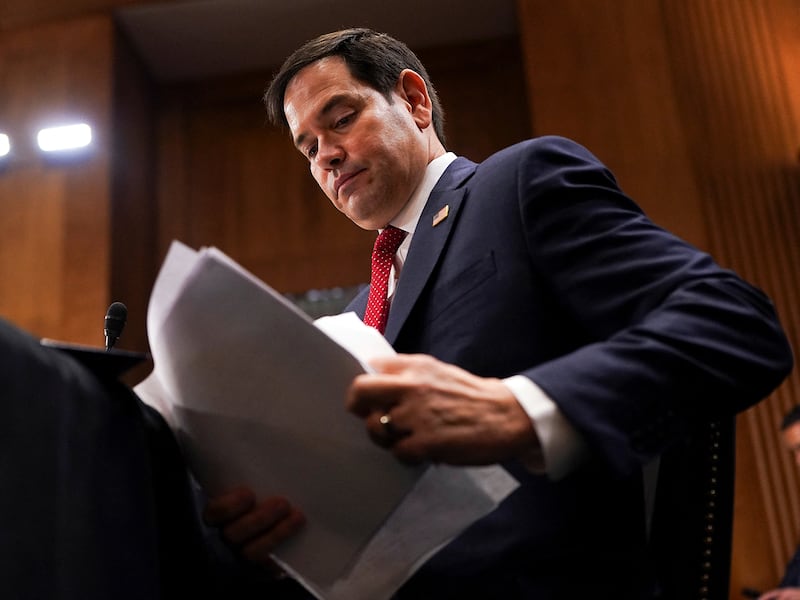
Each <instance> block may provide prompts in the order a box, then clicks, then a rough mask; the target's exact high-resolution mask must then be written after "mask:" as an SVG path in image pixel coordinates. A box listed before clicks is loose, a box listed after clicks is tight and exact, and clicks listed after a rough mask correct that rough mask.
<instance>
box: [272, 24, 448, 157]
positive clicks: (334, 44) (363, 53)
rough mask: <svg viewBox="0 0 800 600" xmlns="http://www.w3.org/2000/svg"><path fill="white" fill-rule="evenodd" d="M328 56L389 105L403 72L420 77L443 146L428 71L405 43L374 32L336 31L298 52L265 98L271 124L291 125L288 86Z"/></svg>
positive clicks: (440, 114)
mask: <svg viewBox="0 0 800 600" xmlns="http://www.w3.org/2000/svg"><path fill="white" fill-rule="evenodd" d="M327 56H340V57H341V58H342V59H344V61H345V63H346V64H347V68H348V69H349V70H350V74H351V75H352V76H353V77H354V78H355V79H357V80H358V81H360V82H362V83H365V84H366V85H368V86H370V87H371V88H373V89H375V90H377V91H378V92H380V93H381V94H383V96H384V97H386V99H387V100H389V101H390V102H391V100H392V97H391V93H392V91H393V90H394V87H395V85H396V84H397V80H398V78H399V77H400V72H401V71H402V70H403V69H411V70H412V71H415V72H416V73H418V74H419V75H420V77H422V79H423V81H424V82H425V85H426V86H427V87H428V95H429V96H430V98H431V103H432V105H433V128H434V131H435V132H436V135H437V136H438V137H439V141H441V142H442V145H444V143H445V137H444V111H443V110H442V106H441V104H440V102H439V97H438V95H437V94H436V90H435V89H434V87H433V83H432V82H431V80H430V77H429V76H428V72H427V71H426V70H425V67H424V66H423V65H422V63H421V62H420V60H419V58H417V56H416V55H415V54H414V53H413V52H412V51H411V50H409V48H408V46H406V45H405V44H404V43H403V42H400V41H398V40H396V39H394V38H393V37H391V36H389V35H387V34H385V33H378V32H377V31H373V30H371V29H361V28H360V29H343V30H341V31H334V32H333V33H327V34H325V35H321V36H319V37H318V38H315V39H313V40H311V41H309V42H306V43H305V44H303V46H301V47H300V48H299V49H297V50H295V51H294V52H293V53H292V55H291V56H289V58H287V59H286V61H285V62H284V63H283V66H282V67H281V68H280V70H279V71H278V73H277V74H276V75H275V77H274V78H273V79H272V82H271V83H270V84H269V87H268V88H267V91H266V93H265V94H264V104H266V107H267V115H268V116H269V119H270V121H272V122H273V123H274V124H276V125H284V126H287V125H288V123H287V121H286V115H285V114H284V112H283V102H284V96H285V94H286V88H287V86H288V85H289V82H290V81H291V80H292V78H294V76H295V75H297V73H299V72H300V71H301V70H302V69H304V68H305V67H307V66H308V65H310V64H312V63H315V62H317V61H318V60H321V59H323V58H325V57H327Z"/></svg>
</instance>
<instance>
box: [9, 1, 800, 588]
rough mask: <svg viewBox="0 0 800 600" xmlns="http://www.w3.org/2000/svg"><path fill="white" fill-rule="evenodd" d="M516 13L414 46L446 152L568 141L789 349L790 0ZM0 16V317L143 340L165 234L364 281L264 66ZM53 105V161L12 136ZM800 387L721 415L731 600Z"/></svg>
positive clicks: (767, 517)
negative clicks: (88, 128)
mask: <svg viewBox="0 0 800 600" xmlns="http://www.w3.org/2000/svg"><path fill="white" fill-rule="evenodd" d="M26 6H27V5H26ZM87 6H95V4H93V0H92V1H90V0H87ZM518 8H519V18H520V30H521V36H522V42H523V43H522V55H520V51H519V47H518V45H517V41H516V40H502V41H498V42H494V43H486V44H480V45H476V46H470V47H461V48H445V49H439V50H424V49H422V50H420V49H417V50H420V55H421V57H422V58H423V60H424V61H425V62H426V63H427V65H428V67H429V71H430V73H431V75H432V77H433V79H434V81H435V82H436V83H437V87H438V89H439V92H440V94H441V96H442V99H443V101H444V104H445V109H446V111H447V113H448V126H447V130H448V137H449V146H450V147H451V148H452V149H453V150H455V151H456V152H458V153H462V154H465V155H467V156H470V157H471V158H474V159H477V160H480V159H482V158H484V157H485V156H486V155H488V154H489V153H491V152H493V151H494V150H497V149H499V148H500V147H503V146H505V145H507V144H510V143H513V142H516V141H518V140H520V139H523V138H525V137H527V136H528V135H529V134H530V133H535V134H549V133H555V134H561V135H566V136H568V137H572V138H574V139H576V140H577V141H579V142H581V143H583V144H585V145H586V146H587V147H588V148H590V149H591V150H592V151H593V152H595V153H596V154H597V155H598V156H599V157H600V158H601V159H602V160H603V161H605V162H606V163H607V164H608V165H609V166H610V167H611V168H612V169H613V170H614V172H615V173H616V175H617V176H618V178H619V180H620V183H621V185H622V187H623V188H624V189H625V190H626V191H628V192H629V193H630V194H631V195H632V196H633V197H634V198H636V199H637V200H638V201H639V202H640V203H641V204H642V206H643V207H644V208H645V210H647V212H648V213H649V214H650V215H651V216H652V217H653V218H654V219H655V220H656V221H657V222H659V223H661V224H663V225H665V226H666V227H668V228H669V229H672V230H673V231H675V232H677V233H679V234H680V235H682V236H683V237H685V238H686V239H688V240H689V241H691V242H693V243H695V244H696V245H698V246H700V247H702V248H705V249H708V250H709V251H711V252H712V253H713V254H714V255H715V256H716V257H717V258H718V260H719V261H720V262H722V263H723V264H725V265H727V266H730V267H733V268H735V269H736V270H738V271H739V272H741V273H742V274H743V275H744V276H745V277H746V278H748V279H750V280H752V281H754V282H755V283H757V284H758V285H760V286H761V287H763V288H764V289H765V290H766V291H767V292H768V293H769V294H770V295H771V296H772V297H773V298H774V299H775V301H776V305H777V307H778V309H779V311H780V313H781V315H782V317H783V320H784V323H785V325H786V328H787V330H788V332H789V334H790V337H791V341H792V342H793V344H794V345H795V347H800V339H798V338H799V337H800V314H799V313H800V290H799V287H800V284H799V282H798V273H799V271H798V267H799V265H798V252H800V247H799V245H798V233H800V232H798V226H799V225H800V214H799V213H800V207H798V203H799V202H800V200H799V199H798V198H799V197H800V174H799V173H798V168H799V163H798V156H797V155H798V149H799V148H800V69H798V68H797V65H798V64H800V14H799V13H800V4H798V3H797V1H796V0H737V1H736V2H731V1H729V0H646V1H642V0H617V1H615V2H607V1H606V0H560V1H559V2H551V1H549V0H519V1H518ZM16 23H17V22H16V21H15V22H12V23H11V25H15V24H16ZM0 25H2V27H3V32H2V36H0V130H2V131H5V132H8V133H9V134H10V135H11V136H12V139H13V140H14V142H15V144H18V145H16V146H15V148H16V150H15V156H14V157H12V160H11V161H9V162H8V163H7V164H6V165H5V166H4V167H0V281H1V282H2V284H0V315H2V316H5V317H6V318H10V319H11V320H13V321H14V322H16V323H18V324H20V325H22V326H23V327H25V328H26V329H29V330H31V331H32V332H34V333H36V334H39V335H43V336H49V337H57V338H60V339H67V340H72V341H78V342H84V343H89V344H93V345H99V344H100V343H101V331H100V319H101V317H102V313H103V311H104V310H105V307H106V306H107V305H108V303H109V302H110V301H111V300H113V299H122V300H124V301H126V302H128V303H129V304H131V305H132V306H133V307H134V311H133V312H134V316H133V317H132V318H133V322H132V324H131V326H130V327H129V330H128V333H127V335H128V336H130V338H128V339H129V340H130V342H131V343H130V345H129V347H138V348H142V347H143V346H142V344H143V340H144V310H145V298H146V297H147V295H148V294H149V290H150V286H151V285H152V279H153V277H154V275H155V270H156V268H157V266H158V263H159V262H160V260H161V258H163V255H164V253H165V252H166V248H167V245H168V244H169V242H170V241H171V240H172V239H173V238H178V239H181V240H182V241H184V242H186V243H187V244H189V245H192V246H201V245H216V246H218V247H220V248H221V249H222V250H224V251H225V252H227V253H229V254H231V255H232V256H233V257H234V258H235V259H237V260H239V261H240V262H242V263H243V264H244V265H245V266H246V267H248V268H250V269H251V270H252V271H254V272H255V273H256V274H257V275H258V276H260V277H262V278H263V279H265V280H266V281H268V282H270V283H271V284H273V285H274V286H275V287H276V288H277V289H279V290H280V291H284V292H298V291H302V290H306V289H309V288H315V287H331V286H337V285H350V284H353V283H358V282H362V281H365V280H366V278H367V276H368V268H369V267H368V255H369V248H370V246H371V244H372V239H373V234H371V233H369V232H362V231H360V230H358V229H357V228H356V227H355V226H354V225H352V224H350V223H349V222H348V221H347V219H346V218H344V217H343V216H341V215H339V214H337V213H336V211H335V210H334V209H332V208H331V207H330V206H329V204H328V201H327V200H326V199H325V198H324V197H323V195H322V193H321V192H320V191H319V190H318V189H317V188H316V186H315V184H314V182H313V181H312V179H311V177H310V175H309V174H308V172H307V167H306V165H305V164H304V162H303V160H302V158H301V157H299V155H296V154H295V153H294V152H293V151H292V149H291V144H290V142H289V140H288V138H287V137H286V134H285V133H284V132H281V131H278V130H273V129H272V128H270V127H268V126H267V125H266V124H265V123H264V113H263V109H262V107H261V104H260V95H261V92H262V90H263V88H264V85H265V84H266V82H267V80H268V74H267V73H261V74H256V75H255V76H253V77H237V78H235V79H233V80H228V81H209V82H203V83H202V84H198V85H194V86H184V87H180V88H171V89H164V88H161V89H157V88H155V87H153V86H152V84H151V82H149V81H148V80H147V77H146V75H145V74H144V73H143V68H142V66H141V64H139V62H138V60H137V59H136V57H135V56H133V55H132V53H131V52H130V48H129V47H128V46H127V45H126V44H125V42H124V40H121V39H120V38H118V37H116V33H115V31H114V27H113V25H112V23H111V19H110V17H107V16H89V17H85V18H76V19H71V20H60V21H54V22H52V23H49V24H45V25H29V26H24V27H22V26H19V27H10V26H9V23H8V22H6V23H5V24H0ZM465 57H469V60H465ZM59 114H69V115H70V116H76V117H85V118H87V119H88V120H90V121H91V123H92V125H93V126H94V127H95V132H96V142H95V150H94V152H93V153H91V154H89V155H88V156H86V157H85V158H84V159H83V160H81V161H76V162H73V163H72V164H69V165H65V164H58V163H53V162H46V161H44V160H43V159H42V158H41V157H39V156H38V154H36V153H35V152H33V151H32V150H31V149H30V144H31V140H32V137H31V136H32V134H33V133H35V131H36V129H38V127H39V126H41V125H43V124H45V123H46V122H47V121H48V120H49V119H50V118H52V117H54V116H56V115H59ZM112 124H113V125H114V127H113V129H112ZM309 242H310V243H309ZM137 315H138V316H137ZM126 344H127V341H126ZM798 389H800V383H798V374H797V372H795V374H793V375H792V377H791V379H790V380H789V381H788V382H787V383H786V384H785V385H784V386H782V387H781V389H780V390H779V391H778V392H777V393H776V394H774V395H773V396H772V397H771V398H769V399H768V400H767V401H765V402H764V403H762V404H761V405H759V406H758V407H756V408H755V409H753V410H751V411H748V412H747V413H746V414H745V415H743V416H742V417H741V418H740V420H739V443H738V461H739V462H738V479H737V497H736V503H737V504H736V506H737V511H736V523H735V529H734V536H735V537H734V543H735V545H734V556H733V578H732V585H731V598H738V591H739V589H740V587H741V586H743V585H748V586H753V587H759V588H767V587H770V586H771V585H772V584H774V582H775V581H777V578H778V577H779V575H780V572H781V571H782V569H783V565H784V563H785V561H786V559H787V558H788V556H789V554H790V553H791V551H792V549H793V547H794V545H795V543H796V542H797V540H800V478H799V477H798V472H797V470H796V468H795V467H794V466H793V465H792V464H791V462H790V460H789V457H788V456H787V455H786V453H785V452H784V451H783V450H782V449H781V447H780V444H779V441H778V438H777V432H776V430H777V426H778V422H779V420H780V416H781V415H782V413H783V412H784V411H785V410H786V409H788V407H789V406H790V405H791V404H793V403H795V402H798V401H800V393H799V392H798Z"/></svg>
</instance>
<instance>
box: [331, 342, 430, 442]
mask: <svg viewBox="0 0 800 600" xmlns="http://www.w3.org/2000/svg"><path fill="white" fill-rule="evenodd" d="M436 364H442V363H439V362H438V361H436V359H434V358H433V357H430V356H426V355H421V354H398V355H395V356H389V357H382V358H376V359H374V360H372V361H370V366H372V367H373V368H374V369H375V371H376V372H375V373H370V374H365V375H359V376H358V377H356V378H355V379H354V380H353V383H352V385H351V386H350V389H349V391H348V394H347V398H346V402H345V406H346V408H347V410H349V411H350V412H352V413H354V414H355V415H357V416H359V417H361V418H367V417H368V416H369V415H370V414H371V413H373V412H378V413H380V414H379V416H380V415H382V414H384V413H386V412H388V411H389V410H390V409H391V408H392V407H393V406H395V405H396V404H397V403H398V402H399V401H400V400H401V399H402V397H403V396H404V394H406V393H407V392H408V391H409V390H411V389H412V388H414V387H415V386H419V384H420V382H421V381H422V380H423V379H422V378H423V377H424V375H425V374H426V373H430V372H432V370H433V368H435V365H436ZM369 430H370V431H372V428H369Z"/></svg>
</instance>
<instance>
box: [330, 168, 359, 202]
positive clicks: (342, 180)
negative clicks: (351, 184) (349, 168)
mask: <svg viewBox="0 0 800 600" xmlns="http://www.w3.org/2000/svg"><path fill="white" fill-rule="evenodd" d="M363 170H364V169H359V170H358V171H353V172H351V173H343V174H342V175H339V177H337V178H336V181H334V182H333V191H334V192H336V196H337V197H338V196H339V190H340V189H341V187H342V186H343V185H344V184H346V183H347V182H348V181H350V180H351V179H353V177H355V176H356V175H358V174H359V173H361V172H362V171H363Z"/></svg>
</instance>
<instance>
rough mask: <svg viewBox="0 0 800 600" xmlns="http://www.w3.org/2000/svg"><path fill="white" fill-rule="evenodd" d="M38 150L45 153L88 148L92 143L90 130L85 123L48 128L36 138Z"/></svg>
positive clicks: (41, 131)
mask: <svg viewBox="0 0 800 600" xmlns="http://www.w3.org/2000/svg"><path fill="white" fill-rule="evenodd" d="M36 140H37V142H38V143H39V148H41V149H42V150H44V151H45V152H56V151H59V150H75V149H77V148H83V147H85V146H88V145H89V144H90V143H91V141H92V128H91V127H89V126H88V125H87V124H86V123H79V124H77V125H64V126H62V127H48V128H46V129H42V130H40V131H39V134H38V135H37V136H36Z"/></svg>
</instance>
